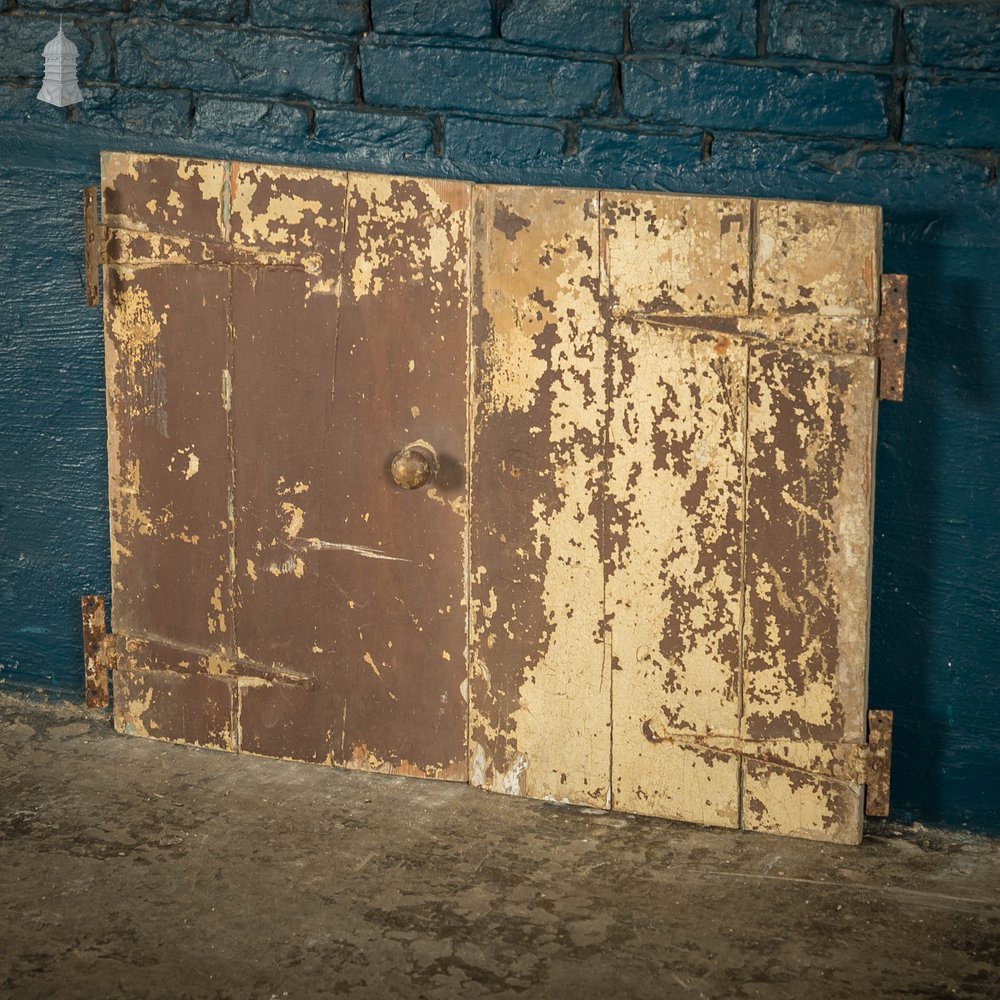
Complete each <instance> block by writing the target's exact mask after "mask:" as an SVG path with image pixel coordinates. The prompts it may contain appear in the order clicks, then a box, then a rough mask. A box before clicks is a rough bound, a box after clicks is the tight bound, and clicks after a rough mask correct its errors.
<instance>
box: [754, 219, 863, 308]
mask: <svg viewBox="0 0 1000 1000" xmlns="http://www.w3.org/2000/svg"><path fill="white" fill-rule="evenodd" d="M755 214H756V227H755V228H756V232H755V243H754V260H753V302H752V309H753V311H754V312H760V313H763V312H768V313H773V312H779V313H785V312H793V313H815V314H818V315H820V316H875V315H876V314H877V313H878V308H879V281H878V279H879V274H880V273H881V271H882V210H881V209H880V208H878V207H877V206H874V205H824V204H819V203H816V202H797V201H758V202H757V203H756V213H755Z"/></svg>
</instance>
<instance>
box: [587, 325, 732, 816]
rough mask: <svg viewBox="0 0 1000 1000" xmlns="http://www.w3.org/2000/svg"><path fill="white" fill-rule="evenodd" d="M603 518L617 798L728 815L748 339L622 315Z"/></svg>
mask: <svg viewBox="0 0 1000 1000" xmlns="http://www.w3.org/2000/svg"><path fill="white" fill-rule="evenodd" d="M613 337H614V343H615V347H616V350H617V351H618V353H619V371H620V372H621V382H620V384H619V385H618V386H617V388H616V391H615V393H614V402H613V416H612V422H611V433H610V440H611V442H612V452H611V462H610V482H609V500H608V513H607V523H608V526H609V533H610V536H611V540H610V544H609V546H608V562H607V564H606V571H607V584H606V586H607V608H608V615H609V618H610V620H611V623H612V624H611V631H610V636H611V648H612V650H613V656H612V661H611V662H612V668H613V670H614V673H613V675H612V676H613V705H614V711H613V732H614V752H613V774H614V806H615V808H617V809H624V810H628V811H630V812H638V813H645V814H650V815H656V816H666V817H670V818H673V819H683V820H688V821H691V822H697V823H709V824H712V825H718V826H730V827H735V826H737V825H738V822H739V758H738V755H736V754H731V753H723V752H719V751H717V750H714V749H711V748H708V747H700V748H698V747H691V746H690V745H682V744H679V743H677V742H674V741H672V740H670V739H669V737H671V736H677V735H686V736H693V735H699V734H712V735H716V736H717V735H723V736H733V737H735V736H736V735H737V734H738V733H739V718H740V610H741V596H742V586H743V570H742V559H743V551H742V534H743V502H744V500H743V456H744V420H745V400H746V375H747V353H748V350H747V347H746V345H745V344H741V343H738V342H734V341H733V340H732V339H731V338H730V337H728V336H726V335H724V334H714V333H710V332H708V331H697V332H695V333H694V334H691V332H690V331H688V330H685V329H684V328H674V329H663V328H657V327H652V326H649V325H646V324H626V323H619V324H618V325H617V326H616V327H615V329H614V333H613Z"/></svg>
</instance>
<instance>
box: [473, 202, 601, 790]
mask: <svg viewBox="0 0 1000 1000" xmlns="http://www.w3.org/2000/svg"><path fill="white" fill-rule="evenodd" d="M474 233H475V245H474V252H473V271H474V276H475V277H474V287H473V345H474V356H473V367H474V378H473V389H472V406H473V416H472V421H473V448H472V463H471V474H472V510H473V519H472V523H471V533H472V539H471V553H472V554H471V567H472V576H471V635H470V649H471V685H470V690H471V709H470V711H471V720H470V734H471V735H470V742H469V756H470V771H471V775H470V780H471V781H472V783H473V784H474V785H476V786H478V787H483V788H489V789H492V790H494V791H501V792H508V793H511V794H519V795H529V796H532V797H535V798H541V797H549V798H553V799H557V800H559V801H568V802H575V803H580V804H585V805H591V806H600V807H604V806H606V805H607V804H608V797H609V784H608V782H609V765H610V717H611V707H610V684H611V677H610V663H609V662H608V660H607V656H606V650H605V643H604V627H605V626H604V601H603V589H604V581H603V571H602V546H603V526H602V510H601V496H600V490H601V485H600V481H601V479H602V476H603V472H602V462H603V448H604V435H605V432H606V427H605V424H606V416H605V413H606V391H607V386H606V383H605V379H606V371H605V363H606V360H607V348H606V340H605V338H604V336H603V320H602V317H601V314H600V307H599V280H600V277H599V276H600V269H599V263H598V240H599V231H598V198H597V195H596V193H595V192H582V191H574V190H561V191H551V190H544V189H531V188H480V189H477V191H476V202H475V212H474Z"/></svg>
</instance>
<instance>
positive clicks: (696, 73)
mask: <svg viewBox="0 0 1000 1000" xmlns="http://www.w3.org/2000/svg"><path fill="white" fill-rule="evenodd" d="M886 85H887V84H886V81H885V80H883V79H881V78H880V77H877V76H873V75H870V74H856V73H840V72H837V71H827V72H801V71H799V70H796V69H773V68H770V67H766V66H747V65H737V64H727V63H722V62H695V61H692V62H667V61H665V60H658V59H657V60H654V59H630V60H628V61H627V62H625V63H624V65H623V66H622V89H623V91H624V94H625V111H626V113H627V114H628V115H630V116H632V117H634V118H638V119H642V120H645V121H658V122H667V123H678V124H683V125H694V126H699V127H706V128H730V129H740V130H754V131H756V130H762V131H766V132H779V133H781V132H785V133H793V134H801V135H850V136H864V137H867V138H872V139H875V138H881V137H883V136H884V135H885V134H886V130H887V121H886V116H885V104H884V100H885V89H886Z"/></svg>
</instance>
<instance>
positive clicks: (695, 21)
mask: <svg viewBox="0 0 1000 1000" xmlns="http://www.w3.org/2000/svg"><path fill="white" fill-rule="evenodd" d="M630 28H631V37H632V47H633V48H634V49H635V51H636V52H640V51H649V52H653V51H665V52H682V53H691V54H693V55H703V56H739V57H749V56H753V55H755V54H756V52H757V5H756V4H755V3H754V2H753V0H707V2H706V3H699V2H698V0H682V2H678V0H632V5H631V11H630Z"/></svg>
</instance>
